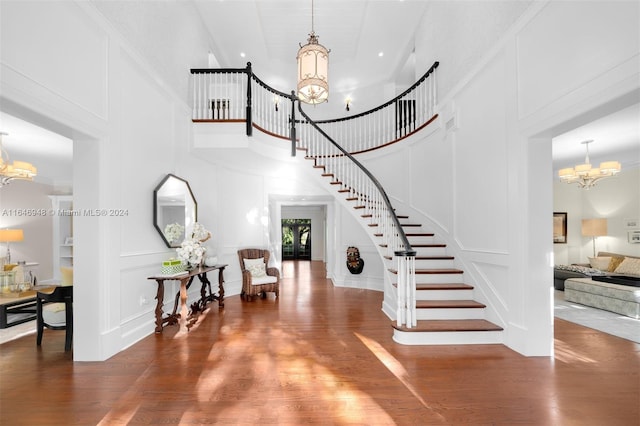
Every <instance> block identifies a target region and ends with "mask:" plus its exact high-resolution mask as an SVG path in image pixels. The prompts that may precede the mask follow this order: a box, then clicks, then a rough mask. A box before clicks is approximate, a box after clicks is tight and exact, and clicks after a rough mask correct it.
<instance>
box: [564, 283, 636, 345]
mask: <svg viewBox="0 0 640 426" xmlns="http://www.w3.org/2000/svg"><path fill="white" fill-rule="evenodd" d="M554 315H555V316H556V317H557V318H560V319H563V320H565V321H570V322H573V323H575V324H579V325H582V326H584V327H589V328H593V329H594V330H598V331H602V332H603V333H607V334H612V335H614V336H617V337H622V338H623V339H627V340H631V341H632V342H636V343H640V320H638V319H634V318H629V317H627V316H624V315H620V314H616V313H614V312H609V311H604V310H602V309H597V308H592V307H590V306H584V305H580V304H579V303H574V302H567V301H566V300H564V292H562V291H557V290H556V292H555V309H554Z"/></svg>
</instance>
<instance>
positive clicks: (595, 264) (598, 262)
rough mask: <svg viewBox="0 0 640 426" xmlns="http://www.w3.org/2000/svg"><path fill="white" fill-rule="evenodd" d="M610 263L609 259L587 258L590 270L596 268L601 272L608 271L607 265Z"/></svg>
mask: <svg viewBox="0 0 640 426" xmlns="http://www.w3.org/2000/svg"><path fill="white" fill-rule="evenodd" d="M610 263H611V258H610V257H604V256H603V257H590V258H589V265H591V267H592V268H596V269H599V270H601V271H606V270H608V269H609V264H610Z"/></svg>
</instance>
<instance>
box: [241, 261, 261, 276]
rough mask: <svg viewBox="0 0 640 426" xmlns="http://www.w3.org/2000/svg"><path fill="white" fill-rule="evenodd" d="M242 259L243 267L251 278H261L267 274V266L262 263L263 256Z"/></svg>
mask: <svg viewBox="0 0 640 426" xmlns="http://www.w3.org/2000/svg"><path fill="white" fill-rule="evenodd" d="M242 260H243V261H244V269H246V270H247V271H249V273H250V274H251V278H254V279H255V278H263V277H266V276H267V268H266V265H265V264H264V258H263V257H261V258H259V259H242Z"/></svg>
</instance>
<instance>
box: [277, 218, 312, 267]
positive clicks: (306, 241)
mask: <svg viewBox="0 0 640 426" xmlns="http://www.w3.org/2000/svg"><path fill="white" fill-rule="evenodd" d="M282 259H283V260H311V219H282Z"/></svg>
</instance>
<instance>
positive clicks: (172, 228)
mask: <svg viewBox="0 0 640 426" xmlns="http://www.w3.org/2000/svg"><path fill="white" fill-rule="evenodd" d="M183 232H184V226H182V225H180V224H179V223H178V222H174V223H170V224H168V225H167V226H165V227H164V237H165V238H166V239H167V241H168V242H169V244H173V242H174V241H178V239H179V238H180V237H182V233H183Z"/></svg>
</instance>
